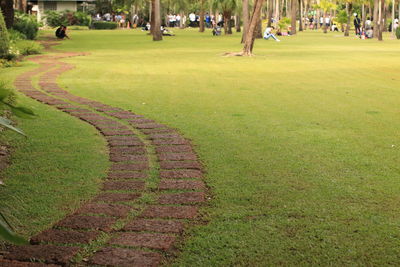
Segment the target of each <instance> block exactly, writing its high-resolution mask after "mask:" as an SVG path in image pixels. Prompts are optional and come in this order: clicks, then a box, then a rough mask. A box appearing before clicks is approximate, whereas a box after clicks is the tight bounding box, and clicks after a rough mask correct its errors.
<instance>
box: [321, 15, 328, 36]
mask: <svg viewBox="0 0 400 267" xmlns="http://www.w3.org/2000/svg"><path fill="white" fill-rule="evenodd" d="M323 20H324V21H323V22H322V25H323V27H324V33H328V26H327V25H326V11H324V18H323Z"/></svg>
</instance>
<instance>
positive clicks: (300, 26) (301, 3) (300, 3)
mask: <svg viewBox="0 0 400 267" xmlns="http://www.w3.org/2000/svg"><path fill="white" fill-rule="evenodd" d="M299 5H300V10H299V11H300V20H299V32H302V31H303V0H299Z"/></svg>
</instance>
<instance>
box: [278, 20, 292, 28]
mask: <svg viewBox="0 0 400 267" xmlns="http://www.w3.org/2000/svg"><path fill="white" fill-rule="evenodd" d="M290 23H291V20H290V18H286V17H285V18H281V20H280V21H278V27H279V29H281V30H284V29H287V27H288V26H289V25H290Z"/></svg>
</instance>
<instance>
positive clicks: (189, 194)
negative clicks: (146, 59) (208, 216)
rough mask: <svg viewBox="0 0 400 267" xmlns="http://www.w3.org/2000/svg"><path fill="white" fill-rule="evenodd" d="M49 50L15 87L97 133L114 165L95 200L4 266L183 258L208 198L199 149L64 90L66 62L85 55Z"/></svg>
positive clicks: (13, 251) (6, 258) (7, 257)
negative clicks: (179, 252) (187, 234)
mask: <svg viewBox="0 0 400 267" xmlns="http://www.w3.org/2000/svg"><path fill="white" fill-rule="evenodd" d="M43 44H44V46H45V48H46V50H47V51H48V52H57V53H52V54H47V55H40V56H36V57H33V58H31V59H30V60H32V61H34V62H37V63H38V64H39V67H38V68H37V69H35V70H32V71H29V72H26V73H24V74H22V75H20V76H18V77H17V79H16V80H15V86H16V88H17V89H18V90H19V91H20V92H22V93H24V94H25V95H27V96H29V97H31V98H33V99H35V100H37V101H39V102H42V103H44V104H47V105H50V106H53V107H54V108H56V109H58V110H60V111H62V112H66V113H68V114H69V115H71V116H74V117H76V118H78V119H80V120H83V121H85V122H87V123H89V124H91V125H93V126H94V127H96V128H97V129H98V130H99V132H100V133H101V134H102V136H103V137H104V138H105V139H106V140H107V142H108V146H109V160H110V161H111V162H112V164H111V168H110V169H109V170H108V177H107V179H106V180H105V181H104V183H103V185H102V188H101V191H100V193H99V194H98V195H97V196H96V197H95V198H94V199H92V200H91V201H89V202H87V203H85V204H84V205H83V206H82V207H81V208H79V209H78V210H77V211H76V212H75V213H73V214H71V215H69V216H67V217H66V218H64V219H62V220H61V221H59V222H57V223H56V224H54V226H53V227H52V228H51V229H47V230H45V231H43V232H42V233H40V234H38V235H37V236H35V237H33V238H32V239H31V245H28V246H22V247H21V246H16V247H11V248H9V249H8V251H7V253H5V254H4V255H3V259H1V260H0V266H21V267H22V266H32V267H36V266H69V265H73V266H85V265H89V266H159V265H161V264H162V263H164V262H166V261H168V260H169V259H170V258H171V257H172V256H173V255H175V254H176V247H177V246H176V245H177V243H178V242H180V241H182V240H183V232H184V229H185V228H186V227H187V226H189V225H190V224H193V223H196V221H197V220H199V219H200V216H199V211H198V206H199V205H201V203H202V202H204V201H205V200H206V192H205V191H206V187H205V184H204V182H203V181H202V178H203V170H202V165H201V163H200V162H199V160H198V158H197V156H196V154H195V153H194V151H193V147H192V145H191V144H190V142H189V140H187V139H185V138H183V137H182V136H181V135H180V134H179V133H178V132H177V131H176V130H174V129H172V128H169V127H167V126H165V125H163V124H159V123H157V122H155V121H153V120H150V119H146V118H145V117H143V116H141V115H137V114H134V113H132V112H129V111H125V110H122V109H120V108H117V107H112V106H109V105H106V104H103V103H100V102H97V101H93V100H90V99H86V98H83V97H79V96H75V95H72V94H71V93H69V92H67V91H65V90H63V89H62V88H61V87H59V86H58V84H57V82H56V79H57V78H58V76H59V75H60V74H62V73H64V72H66V71H68V70H70V69H73V68H74V66H73V65H71V64H68V63H65V62H62V61H60V59H63V58H67V57H74V56H83V55H85V54H84V53H72V52H59V51H57V50H54V49H52V46H53V45H55V44H57V42H49V41H47V42H44V43H43ZM35 76H39V84H38V86H35V85H34V84H32V79H33V78H34V77H35Z"/></svg>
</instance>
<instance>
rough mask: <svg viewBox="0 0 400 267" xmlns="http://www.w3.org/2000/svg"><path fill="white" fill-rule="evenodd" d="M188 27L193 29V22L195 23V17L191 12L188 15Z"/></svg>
mask: <svg viewBox="0 0 400 267" xmlns="http://www.w3.org/2000/svg"><path fill="white" fill-rule="evenodd" d="M189 22H190V24H189V26H190V27H194V26H195V22H196V15H195V14H194V13H193V12H192V13H190V14H189Z"/></svg>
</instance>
